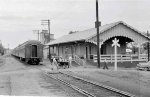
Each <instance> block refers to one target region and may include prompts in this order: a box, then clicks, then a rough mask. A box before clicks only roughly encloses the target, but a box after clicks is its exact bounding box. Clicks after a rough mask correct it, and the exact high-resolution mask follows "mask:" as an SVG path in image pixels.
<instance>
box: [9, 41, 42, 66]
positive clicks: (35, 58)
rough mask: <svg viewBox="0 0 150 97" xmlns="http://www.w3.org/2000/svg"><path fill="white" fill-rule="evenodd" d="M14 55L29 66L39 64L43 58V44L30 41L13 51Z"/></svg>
mask: <svg viewBox="0 0 150 97" xmlns="http://www.w3.org/2000/svg"><path fill="white" fill-rule="evenodd" d="M12 55H13V56H15V57H17V58H19V59H20V60H21V61H25V62H26V63H28V64H39V62H40V61H42V58H43V44H42V43H41V42H40V41H37V40H29V41H26V42H24V43H23V44H21V45H19V46H18V47H16V48H15V49H14V50H13V51H12Z"/></svg>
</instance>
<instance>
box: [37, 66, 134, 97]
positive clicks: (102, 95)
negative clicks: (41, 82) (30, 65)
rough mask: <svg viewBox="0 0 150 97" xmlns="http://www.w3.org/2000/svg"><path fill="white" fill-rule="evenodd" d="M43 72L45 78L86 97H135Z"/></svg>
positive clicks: (102, 86) (60, 73)
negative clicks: (47, 77)
mask: <svg viewBox="0 0 150 97" xmlns="http://www.w3.org/2000/svg"><path fill="white" fill-rule="evenodd" d="M38 69H39V68H38ZM40 70H41V69H40ZM42 71H43V70H42ZM43 72H44V73H45V74H46V75H47V76H49V77H51V78H53V79H55V80H57V81H59V82H61V83H63V84H65V85H67V86H68V87H71V88H72V89H74V90H76V91H78V92H79V93H81V94H83V95H85V96H87V97H136V96H135V95H132V94H129V93H127V92H124V91H120V90H117V89H114V88H111V87H108V86H105V85H101V84H98V83H95V82H91V81H88V80H86V79H83V78H79V77H77V76H74V75H70V74H67V73H64V72H56V73H51V72H45V71H43Z"/></svg>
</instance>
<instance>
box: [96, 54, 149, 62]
mask: <svg viewBox="0 0 150 97" xmlns="http://www.w3.org/2000/svg"><path fill="white" fill-rule="evenodd" d="M147 56H148V55H147V54H140V55H138V54H118V55H117V61H118V62H127V61H129V62H133V61H147V60H148V57H147ZM114 58H115V57H114V55H100V61H101V62H104V60H107V61H108V62H114V60H115V59H114ZM93 60H94V62H96V60H97V55H93Z"/></svg>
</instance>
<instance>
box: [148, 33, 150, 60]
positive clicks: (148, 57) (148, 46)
mask: <svg viewBox="0 0 150 97" xmlns="http://www.w3.org/2000/svg"><path fill="white" fill-rule="evenodd" d="M147 36H148V37H149V32H148V31H147ZM147 53H148V58H147V59H148V61H149V60H150V58H149V57H150V56H149V41H148V43H147Z"/></svg>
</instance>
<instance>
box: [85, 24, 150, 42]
mask: <svg viewBox="0 0 150 97" xmlns="http://www.w3.org/2000/svg"><path fill="white" fill-rule="evenodd" d="M115 36H123V37H127V38H129V39H131V40H133V41H134V42H136V43H137V44H139V45H141V44H143V43H145V42H148V41H149V40H148V39H147V38H145V37H144V36H143V35H141V34H139V33H137V32H135V31H134V30H132V29H130V28H129V27H127V26H125V25H123V24H119V25H117V26H115V27H113V28H111V29H109V30H107V31H105V32H103V33H100V42H101V44H103V42H105V41H106V40H108V39H110V38H112V37H115ZM96 39H97V37H96V36H94V37H92V38H91V39H89V40H88V41H89V42H93V43H95V44H96Z"/></svg>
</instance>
